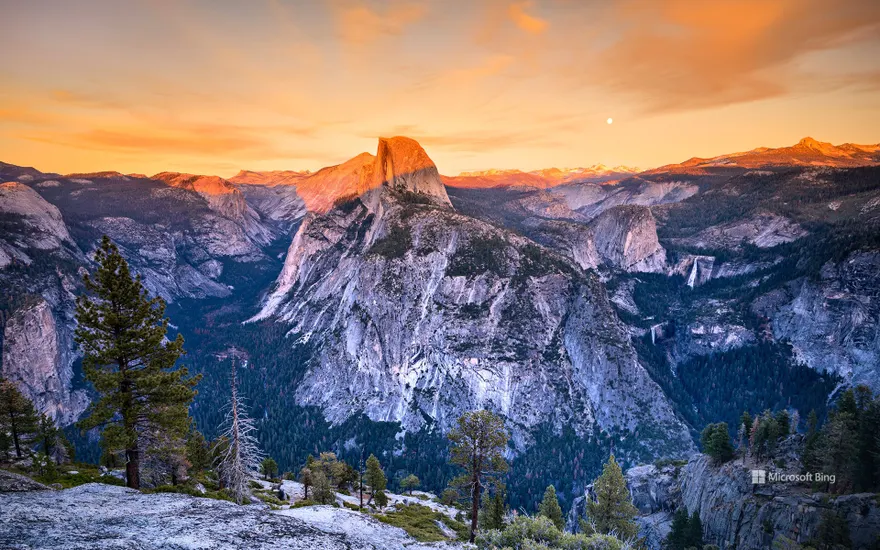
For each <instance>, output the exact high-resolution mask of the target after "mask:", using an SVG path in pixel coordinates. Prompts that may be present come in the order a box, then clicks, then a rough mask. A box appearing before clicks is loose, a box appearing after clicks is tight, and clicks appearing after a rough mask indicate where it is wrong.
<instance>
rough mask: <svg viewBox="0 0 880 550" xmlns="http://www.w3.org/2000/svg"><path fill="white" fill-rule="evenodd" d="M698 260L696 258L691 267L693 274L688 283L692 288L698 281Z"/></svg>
mask: <svg viewBox="0 0 880 550" xmlns="http://www.w3.org/2000/svg"><path fill="white" fill-rule="evenodd" d="M697 262H698V260H697V259H696V258H694V266H693V267H692V268H691V274H690V276H689V277H688V282H687V285H688V286H689V287H691V288H694V285H695V284H696V283H697Z"/></svg>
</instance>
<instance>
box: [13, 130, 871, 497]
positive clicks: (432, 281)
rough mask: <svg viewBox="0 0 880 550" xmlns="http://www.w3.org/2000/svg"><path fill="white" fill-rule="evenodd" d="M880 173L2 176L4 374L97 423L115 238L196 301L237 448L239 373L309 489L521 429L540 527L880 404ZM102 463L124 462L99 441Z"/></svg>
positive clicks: (795, 155) (728, 159)
mask: <svg viewBox="0 0 880 550" xmlns="http://www.w3.org/2000/svg"><path fill="white" fill-rule="evenodd" d="M878 164H880V153H878V149H877V146H854V145H843V146H837V147H835V146H831V145H830V144H822V143H819V142H816V141H815V140H809V139H805V140H802V141H801V142H800V143H798V144H796V145H794V146H792V147H787V148H783V149H778V150H777V149H767V150H762V149H756V150H754V151H751V152H748V153H747V154H737V155H729V156H723V157H719V158H717V159H708V160H707V159H692V160H691V161H687V162H684V163H682V164H679V165H670V166H664V167H661V168H658V169H654V170H650V171H647V172H634V171H629V170H626V169H622V168H620V169H614V170H610V171H601V170H598V169H597V170H594V171H592V172H591V171H590V170H588V169H582V170H579V171H573V172H565V173H563V172H562V171H558V173H556V172H550V171H546V172H545V173H541V174H535V173H532V174H526V173H516V172H510V171H500V172H498V173H491V172H489V173H480V174H462V175H460V176H456V177H445V176H441V175H440V171H439V170H438V167H437V166H435V165H434V163H433V161H432V160H431V158H430V157H429V155H428V152H426V150H425V149H423V148H422V147H421V146H420V145H419V144H418V143H416V142H415V141H414V140H410V139H407V138H389V139H382V140H380V141H379V144H378V146H377V151H376V154H375V155H374V154H369V153H363V154H361V155H358V156H356V157H354V158H353V159H351V160H350V161H348V162H346V163H343V164H341V165H338V166H334V167H329V168H325V169H323V170H320V171H316V172H313V173H304V172H276V173H273V172H268V173H259V172H248V171H242V172H241V173H240V174H239V175H237V176H235V177H233V178H230V179H228V180H227V179H223V178H219V177H216V176H200V175H190V174H176V173H160V174H157V175H155V176H153V177H145V176H140V175H124V174H120V173H115V172H101V173H92V174H70V175H60V174H49V173H42V172H39V171H38V170H36V169H33V168H24V167H18V166H15V165H11V164H0V179H2V181H4V182H8V183H3V184H2V187H0V216H2V218H0V221H2V234H0V284H2V287H3V291H4V292H3V296H2V303H0V314H2V334H3V347H2V372H3V376H4V377H5V378H7V379H9V380H11V381H13V382H14V383H16V384H17V385H18V387H20V388H21V390H22V391H23V392H24V393H25V394H26V395H27V396H28V397H29V398H30V399H32V400H33V401H34V402H35V403H36V404H37V406H38V408H39V409H40V410H41V411H43V412H46V413H47V414H49V415H50V416H51V417H52V418H53V419H55V420H56V422H58V423H59V424H61V425H64V426H71V425H72V423H73V422H74V421H75V420H76V418H77V417H78V416H79V415H80V413H81V412H82V411H83V410H84V409H85V407H86V406H87V404H88V401H89V399H90V396H91V395H93V394H92V393H91V390H90V389H89V388H88V387H87V386H86V384H85V383H84V381H83V378H82V372H81V367H80V363H79V356H78V352H77V350H76V348H75V346H74V344H73V340H72V338H73V336H72V335H73V331H74V328H75V327H74V316H73V311H74V303H75V299H76V296H77V295H78V294H80V293H81V292H82V283H81V277H82V274H83V273H84V271H85V270H91V269H92V268H93V264H92V260H91V255H92V253H93V251H94V250H95V247H96V246H97V243H98V241H99V239H100V237H101V236H102V235H105V234H106V235H108V236H109V237H110V238H111V239H112V240H113V241H114V242H115V243H116V244H117V245H118V246H119V247H120V250H121V251H122V253H123V255H124V256H125V258H126V259H127V260H128V262H129V263H130V265H131V266H132V269H133V270H134V272H135V273H137V274H138V275H140V276H141V278H142V280H143V283H144V285H145V287H146V288H147V289H148V290H149V291H150V292H151V293H153V294H155V295H158V296H161V297H163V298H164V299H165V300H167V301H168V302H169V308H168V315H169V317H170V318H171V323H172V325H173V326H172V329H171V333H172V334H176V332H178V331H179V332H180V333H182V334H183V336H184V338H185V340H186V344H185V348H186V350H187V352H188V353H187V355H186V356H185V357H184V358H183V359H182V362H183V363H184V364H186V365H187V366H188V367H189V368H190V370H191V371H193V372H196V373H200V374H202V375H204V378H203V379H202V381H201V382H200V384H199V388H198V389H199V394H198V396H197V397H196V399H195V402H194V403H193V405H192V407H191V414H192V416H193V417H194V418H195V420H196V423H197V426H198V428H199V429H200V430H201V431H203V432H204V433H205V435H206V436H208V437H209V438H211V437H213V436H215V435H216V433H217V426H218V425H219V424H220V420H221V418H220V413H219V412H218V407H217V405H218V404H219V403H222V402H223V401H224V399H225V392H226V391H227V373H228V350H229V349H230V348H231V347H233V346H235V347H237V348H238V349H241V350H243V352H244V354H245V355H246V357H247V361H248V363H247V367H246V368H244V369H242V372H241V374H240V384H241V392H242V393H243V394H244V395H246V396H247V399H248V402H249V404H250V408H251V415H252V416H253V417H254V418H255V419H257V422H258V426H259V437H260V443H261V445H262V446H263V447H264V448H265V449H266V451H267V452H268V453H269V454H270V455H271V456H273V457H275V458H276V460H278V462H279V465H280V467H281V468H282V469H292V468H294V467H296V466H297V465H298V464H301V463H302V462H303V461H304V460H305V457H306V455H308V454H310V453H311V454H317V453H319V452H321V451H325V450H334V451H336V452H337V453H338V454H339V456H340V457H344V458H346V459H349V460H351V461H355V460H356V459H357V457H358V456H359V455H360V453H361V452H362V450H363V449H366V451H367V452H368V453H370V452H373V453H376V454H377V455H378V454H380V453H384V455H383V456H382V458H383V463H385V464H386V466H387V467H388V469H389V470H390V471H391V472H415V473H417V474H418V475H419V477H420V478H421V479H422V481H423V483H424V484H425V486H426V487H428V488H430V489H431V490H434V491H440V490H442V489H443V487H444V486H445V484H446V483H447V481H448V479H449V478H450V477H451V471H450V467H449V466H448V465H447V464H446V461H445V460H438V461H433V460H426V457H432V456H442V455H444V454H445V453H446V452H447V445H448V443H447V440H446V437H445V434H446V432H447V431H448V430H449V428H450V427H451V425H452V423H453V422H454V420H455V419H456V418H457V417H458V416H459V415H460V414H461V413H462V412H465V411H469V410H475V409H480V408H486V409H488V410H492V411H493V412H496V413H498V414H499V415H501V416H502V417H503V418H505V420H506V422H507V425H508V428H509V430H510V431H511V435H512V438H511V444H510V448H509V451H508V453H509V458H510V461H511V472H510V474H509V475H510V477H511V479H516V480H517V483H515V484H513V483H512V484H511V492H510V494H509V501H510V504H511V506H512V507H513V508H520V507H523V508H526V509H529V510H531V508H532V507H533V506H534V503H535V502H536V500H537V498H538V497H539V496H540V494H541V493H542V492H543V490H544V488H545V487H546V486H547V485H548V484H551V483H552V484H554V485H555V486H556V488H557V490H558V492H559V498H560V501H561V502H562V503H563V506H564V507H565V508H567V507H568V506H570V504H571V502H572V501H573V499H574V498H575V497H576V496H578V495H579V494H581V492H582V491H583V488H584V486H585V485H586V484H587V483H589V482H590V481H592V480H593V479H594V477H595V476H596V474H597V473H598V471H599V469H600V468H601V465H602V463H603V462H604V460H605V458H606V457H607V455H608V453H609V451H611V450H612V449H613V451H614V453H615V455H616V456H617V457H618V458H619V460H620V461H621V462H622V463H624V464H626V465H628V466H634V465H636V464H639V463H645V462H651V461H653V460H656V459H662V458H670V459H672V458H687V457H688V456H690V455H692V454H693V453H694V452H695V451H696V449H697V446H696V443H697V436H698V434H699V432H700V430H702V428H703V426H704V425H706V424H707V423H710V422H718V421H722V420H724V421H727V422H728V424H729V425H730V426H736V425H737V419H738V418H739V415H740V414H741V413H742V411H743V410H764V409H771V410H777V409H779V408H782V407H790V408H792V409H796V410H798V411H800V413H801V415H803V416H806V415H807V414H808V413H809V411H810V410H816V412H817V413H818V415H819V417H820V418H824V416H825V414H826V409H827V403H828V399H829V396H832V395H835V394H836V392H839V391H840V388H841V387H847V386H854V385H857V384H866V385H867V386H869V387H871V388H872V389H874V391H877V390H880V367H878V365H880V357H878V350H880V309H878V308H880V305H878V304H880V296H878V289H880V280H878V273H880V240H878V235H880V168H878V166H877V165H878ZM75 432H76V430H75V429H73V428H70V429H69V433H70V435H71V437H72V438H74V439H76V440H77V444H78V447H79V449H78V453H79V454H80V456H81V457H87V458H91V459H97V445H96V443H97V441H96V439H95V438H94V437H90V436H85V437H80V436H79V435H78V434H77V433H75Z"/></svg>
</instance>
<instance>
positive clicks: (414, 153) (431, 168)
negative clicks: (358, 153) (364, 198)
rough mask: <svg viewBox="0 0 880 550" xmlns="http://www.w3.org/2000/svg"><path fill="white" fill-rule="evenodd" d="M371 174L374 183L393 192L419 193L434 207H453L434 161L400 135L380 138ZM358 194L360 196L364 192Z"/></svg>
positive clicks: (361, 190) (413, 143) (409, 140)
mask: <svg viewBox="0 0 880 550" xmlns="http://www.w3.org/2000/svg"><path fill="white" fill-rule="evenodd" d="M373 173H374V177H375V178H376V183H377V184H381V185H383V186H387V187H389V188H391V189H393V190H395V191H407V192H411V193H418V194H420V195H423V196H427V197H430V198H431V199H433V200H434V201H435V202H436V203H437V204H442V205H447V206H451V205H452V203H450V202H449V197H448V196H447V195H446V188H445V187H444V186H443V182H442V181H441V180H440V173H439V172H438V171H437V167H436V166H435V165H434V161H432V160H431V159H430V157H428V153H426V152H425V150H424V149H422V146H421V145H419V144H418V142H417V141H415V140H413V139H410V138H406V137H400V136H398V137H392V138H379V148H378V150H377V151H376V164H375V168H374V171H373ZM374 187H375V185H374ZM358 191H359V193H358V195H362V194H363V193H364V192H366V191H367V189H359V190H358Z"/></svg>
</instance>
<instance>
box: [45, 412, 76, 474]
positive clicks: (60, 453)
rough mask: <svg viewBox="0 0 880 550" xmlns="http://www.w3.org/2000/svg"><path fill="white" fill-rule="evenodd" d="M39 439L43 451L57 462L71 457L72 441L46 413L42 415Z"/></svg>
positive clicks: (59, 462)
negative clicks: (69, 452)
mask: <svg viewBox="0 0 880 550" xmlns="http://www.w3.org/2000/svg"><path fill="white" fill-rule="evenodd" d="M37 439H38V441H39V444H40V449H41V450H42V451H43V453H44V454H45V455H46V456H48V457H50V458H51V459H52V460H54V461H55V463H56V464H61V463H62V462H64V461H66V460H68V459H69V458H70V456H69V454H68V449H69V447H70V442H69V441H67V438H66V437H65V436H64V432H63V431H61V430H60V429H59V428H58V427H57V426H56V425H55V421H54V420H52V419H51V418H49V416H48V415H46V414H41V415H40V425H39V430H38V436H37Z"/></svg>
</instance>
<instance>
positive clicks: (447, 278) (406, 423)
mask: <svg viewBox="0 0 880 550" xmlns="http://www.w3.org/2000/svg"><path fill="white" fill-rule="evenodd" d="M379 156H380V157H381V156H382V155H379ZM387 157H388V158H397V156H396V155H395V154H394V153H393V152H391V153H389V154H388V155H387ZM394 166H395V167H400V163H399V162H397V161H396V160H395V161H394ZM408 173H409V172H408ZM425 173H428V174H430V173H433V171H431V170H428V171H427V172H425ZM386 177H387V178H388V181H389V182H399V181H408V183H407V187H406V188H405V189H403V190H404V191H407V193H411V194H412V193H415V194H416V195H417V196H413V195H411V194H407V193H401V192H400V191H401V188H400V187H399V186H397V185H387V186H383V187H382V188H381V189H380V191H381V192H380V193H379V194H378V195H376V194H374V193H376V190H371V191H370V192H368V193H367V194H366V195H365V196H364V197H363V200H360V199H356V200H353V201H351V202H349V203H347V204H343V205H340V206H338V207H337V208H335V209H333V210H331V211H330V212H328V213H327V214H324V215H317V216H314V215H313V216H310V217H309V218H307V219H306V220H305V221H304V222H303V224H302V225H301V226H300V228H299V231H298V232H297V235H296V236H295V238H294V240H293V243H292V244H291V247H290V250H289V251H288V255H287V258H286V260H285V266H284V269H283V271H282V273H281V275H280V276H279V278H278V280H277V282H276V287H275V289H274V290H273V292H272V293H271V294H270V295H269V297H268V298H267V300H266V302H265V304H264V307H263V309H262V311H261V312H260V313H259V315H258V316H257V317H256V319H266V318H275V319H277V320H279V321H282V322H287V323H289V324H290V326H291V332H292V333H294V334H297V335H299V338H301V339H302V340H303V341H314V342H317V343H318V347H317V353H316V357H315V358H314V359H313V361H312V363H311V364H310V366H309V369H308V372H307V374H306V375H305V378H304V379H303V381H302V382H301V384H300V385H299V387H298V388H297V391H296V399H297V402H298V403H300V404H301V405H314V406H318V407H320V408H321V409H322V410H323V411H324V415H325V416H326V417H327V418H328V419H329V420H331V421H332V422H334V423H339V422H342V421H343V420H345V419H346V418H348V417H350V416H352V415H354V414H358V413H360V412H363V413H365V414H366V415H367V416H369V417H370V418H371V419H373V420H381V421H398V422H401V423H402V425H403V427H404V428H405V429H407V430H418V429H420V428H422V427H423V426H425V425H426V423H427V422H429V421H430V422H436V423H437V424H438V425H439V426H440V427H441V429H448V428H449V427H451V425H452V424H453V422H454V421H455V419H456V418H457V417H458V416H460V414H461V413H463V412H465V411H468V410H474V409H479V408H488V409H490V410H494V411H496V412H498V413H501V414H502V415H504V416H505V417H507V418H508V419H509V424H508V425H509V426H510V427H511V428H512V431H513V436H514V441H515V443H516V444H517V448H518V449H522V448H524V447H525V446H527V445H528V444H529V435H528V434H529V430H530V429H531V428H533V427H536V426H538V425H540V424H543V423H549V424H551V425H552V426H553V427H554V428H555V429H561V427H562V426H564V425H571V426H573V427H575V429H576V430H577V431H578V432H579V433H581V434H586V433H595V430H602V431H606V432H611V433H613V434H615V435H623V434H627V433H631V432H633V431H635V430H637V429H638V430H639V433H640V434H651V435H641V436H640V437H642V438H643V440H642V447H641V451H640V452H641V453H643V454H644V455H654V454H662V453H668V454H670V455H680V454H681V453H684V452H687V451H688V450H689V449H692V448H693V447H692V442H691V440H690V437H689V436H688V434H687V430H686V428H685V427H684V425H683V424H682V423H681V422H680V421H679V420H678V419H677V418H676V416H675V415H674V413H673V412H672V408H671V406H670V405H669V402H668V400H667V398H666V397H665V396H664V395H663V393H662V391H661V390H660V389H659V387H658V386H657V385H656V384H655V383H654V382H653V381H652V380H651V378H650V376H649V375H648V373H647V372H646V371H645V370H644V369H643V368H642V366H641V365H640V364H639V363H638V360H637V357H636V354H635V352H634V350H633V348H632V347H631V345H630V342H629V338H628V336H627V334H626V333H625V331H624V330H623V327H622V325H621V324H620V323H619V321H617V319H616V317H615V316H614V313H613V311H612V309H611V307H610V303H609V301H608V298H607V296H606V295H605V291H604V288H603V287H602V285H601V283H599V281H598V280H597V279H596V278H595V276H594V275H591V274H587V273H584V272H583V271H582V270H581V269H580V267H579V266H577V265H576V264H574V263H572V262H570V261H567V260H565V259H564V258H563V257H561V256H558V255H556V254H554V253H552V252H551V251H549V250H546V249H543V248H541V247H539V246H537V245H535V244H533V243H532V242H530V241H529V240H527V239H525V238H523V237H520V236H518V235H515V234H512V233H509V232H507V231H504V230H500V229H498V228H496V227H493V226H491V225H489V224H487V223H484V222H481V221H479V220H475V219H473V218H469V217H467V216H462V215H460V214H457V213H455V212H453V211H451V210H449V209H448V208H446V207H444V206H442V204H443V201H442V200H441V199H440V198H438V197H437V196H436V195H431V194H429V195H428V196H425V197H423V196H422V195H421V194H420V193H418V192H416V191H413V190H414V189H421V188H422V187H420V186H421V185H422V183H423V182H422V183H420V182H418V181H416V182H413V181H410V180H405V178H398V177H397V176H394V175H391V176H386ZM648 411H650V413H649V412H648Z"/></svg>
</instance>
